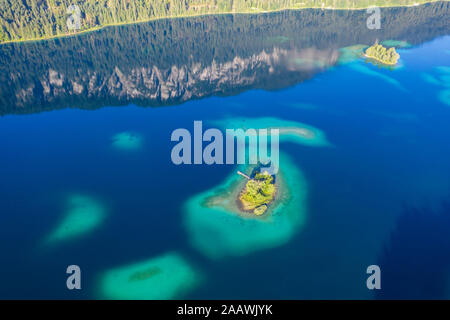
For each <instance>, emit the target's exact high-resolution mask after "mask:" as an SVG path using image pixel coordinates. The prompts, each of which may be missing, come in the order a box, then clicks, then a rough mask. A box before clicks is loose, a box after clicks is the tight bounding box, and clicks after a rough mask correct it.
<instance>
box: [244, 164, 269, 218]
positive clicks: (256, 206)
mask: <svg viewBox="0 0 450 320" xmlns="http://www.w3.org/2000/svg"><path fill="white" fill-rule="evenodd" d="M238 173H239V174H241V175H242V176H244V177H246V178H247V179H248V182H247V183H246V185H245V187H244V189H243V190H242V191H241V193H240V194H239V201H240V204H241V205H242V209H243V210H244V211H249V212H253V214H255V215H257V216H260V215H262V214H263V213H264V212H266V210H267V206H268V205H269V204H270V203H271V202H272V201H273V200H274V198H275V192H276V188H275V183H274V178H273V176H272V175H270V174H269V173H268V172H267V171H264V172H263V173H261V172H257V173H256V174H255V176H254V177H253V178H250V177H248V176H246V175H244V174H242V173H240V172H238Z"/></svg>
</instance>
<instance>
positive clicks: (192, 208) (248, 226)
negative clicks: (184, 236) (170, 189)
mask: <svg viewBox="0 0 450 320" xmlns="http://www.w3.org/2000/svg"><path fill="white" fill-rule="evenodd" d="M239 169H241V170H243V171H247V172H248V171H249V170H248V169H249V168H248V167H247V168H239ZM246 169H247V170H246ZM276 179H277V184H278V190H277V192H278V194H277V197H276V200H275V201H274V202H273V203H272V204H271V205H270V207H269V209H268V211H267V212H266V213H264V215H263V216H261V217H257V216H254V215H253V216H252V215H251V214H249V213H243V212H242V211H241V210H240V209H239V208H238V207H237V204H236V199H237V194H238V193H239V192H240V190H242V187H243V184H244V183H245V181H243V180H242V177H240V176H239V175H237V174H236V173H235V172H233V173H232V174H231V175H230V176H229V177H228V178H227V179H226V180H225V181H224V182H223V183H222V184H220V185H218V186H217V187H215V188H213V189H210V190H207V191H205V192H203V193H200V194H198V195H195V196H193V197H192V198H190V199H188V201H187V202H186V204H185V206H184V223H185V226H186V230H187V233H188V236H189V241H190V243H191V245H192V246H193V247H194V248H196V249H197V250H198V251H200V252H201V253H203V254H204V255H206V256H207V257H209V258H211V259H220V258H223V257H227V256H240V255H245V254H249V253H251V252H254V251H258V250H263V249H267V248H273V247H276V246H280V245H282V244H284V243H286V242H288V241H289V240H290V239H291V238H292V236H293V235H294V234H295V233H297V232H299V231H300V230H301V227H302V226H303V225H304V222H305V219H306V211H307V208H306V196H307V183H306V180H305V178H304V176H303V174H302V172H301V171H300V170H299V169H298V168H297V167H296V166H295V165H294V164H293V162H292V161H291V160H290V158H289V157H288V156H287V155H284V154H281V155H280V171H279V172H278V174H277V178H276Z"/></svg>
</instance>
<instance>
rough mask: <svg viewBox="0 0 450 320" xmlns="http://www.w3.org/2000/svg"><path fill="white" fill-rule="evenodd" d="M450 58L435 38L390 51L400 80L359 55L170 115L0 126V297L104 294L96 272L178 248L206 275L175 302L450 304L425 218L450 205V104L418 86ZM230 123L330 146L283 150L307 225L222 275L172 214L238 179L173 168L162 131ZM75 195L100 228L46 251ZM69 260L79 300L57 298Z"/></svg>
mask: <svg viewBox="0 0 450 320" xmlns="http://www.w3.org/2000/svg"><path fill="white" fill-rule="evenodd" d="M449 52H450V37H448V36H444V37H438V38H436V39H434V40H431V41H427V42H425V43H423V44H420V45H416V46H414V47H412V48H405V49H400V50H399V53H400V55H401V62H402V68H399V69H396V70H389V69H385V68H378V67H377V66H374V65H373V64H370V63H367V62H365V61H364V60H363V59H359V60H356V61H355V62H352V63H350V64H344V65H336V66H334V67H332V68H330V69H328V70H325V71H323V72H321V73H318V74H316V75H314V76H313V77H312V78H311V79H309V80H306V81H304V82H302V83H299V84H296V85H293V86H289V87H286V88H283V89H278V90H273V91H266V90H261V89H253V90H249V91H246V92H242V93H240V94H237V95H234V96H228V97H208V98H204V99H200V100H192V101H188V102H185V103H183V104H181V105H177V106H172V107H157V108H142V107H137V106H135V105H128V106H122V107H104V108H101V109H97V110H89V111H87V110H78V109H72V108H70V109H63V110H55V111H52V112H43V113H36V114H29V115H5V116H3V117H1V118H0V137H1V139H0V150H1V156H0V177H1V178H0V179H1V183H0V198H1V207H0V243H1V244H0V252H1V253H2V254H1V255H0V265H1V273H0V283H1V285H0V298H75V299H78V298H99V296H97V291H96V290H97V287H96V286H97V285H96V283H97V282H96V279H97V277H98V275H99V274H100V273H101V272H103V271H104V270H107V269H109V268H111V267H114V266H118V265H123V264H125V265H126V264H127V263H129V262H130V261H138V260H142V259H148V258H150V257H152V256H156V255H159V254H162V253H164V252H167V251H173V250H176V251H177V252H180V253H182V254H183V255H184V256H185V257H186V258H187V259H188V260H189V262H190V263H191V264H192V265H193V266H195V268H196V269H197V270H198V272H199V273H201V274H202V275H203V276H204V278H205V280H204V282H203V283H202V284H201V285H199V286H198V287H197V288H196V289H194V290H193V291H191V292H190V293H188V294H186V295H184V296H182V297H181V298H213V299H214V298H233V299H240V298H251V299H279V298H285V299H297V298H302V299H315V298H321V299H322V298H325V299H330V298H331V299H333V298H357V299H366V298H369V299H370V298H376V297H381V298H398V297H402V296H403V295H405V296H408V297H413V298H450V264H449V259H448V255H447V254H448V252H450V246H449V242H448V241H445V239H447V237H448V230H449V227H450V223H449V219H448V218H443V219H441V220H433V219H436V218H435V215H436V214H435V213H434V212H439V210H441V209H440V206H441V203H442V202H443V201H445V200H447V199H449V198H448V197H449V195H450V194H449V191H450V149H449V148H448V145H449V141H450V130H449V123H450V106H449V105H447V104H445V103H444V102H443V101H441V100H439V99H438V94H439V92H440V91H442V90H444V89H445V86H438V85H434V84H431V83H429V82H426V81H425V80H424V78H423V73H429V74H433V75H435V76H436V77H437V75H438V73H436V72H437V71H436V70H438V69H436V67H440V66H447V67H448V66H450V54H449ZM355 66H356V67H355ZM358 66H363V67H364V68H365V69H364V70H370V71H374V72H377V73H379V74H382V75H386V76H389V77H391V78H393V79H395V80H396V81H398V83H399V84H400V85H401V87H402V88H400V87H399V86H396V85H394V84H392V83H390V82H388V81H386V80H385V79H383V78H381V77H377V76H373V75H371V74H368V73H364V72H361V69H360V68H359V69H358ZM447 77H448V74H447ZM447 86H448V82H447ZM295 103H307V104H311V105H314V106H315V108H311V109H302V108H298V107H295V106H292V105H291V104H295ZM230 116H236V117H276V118H281V119H286V120H292V121H299V122H302V123H306V124H308V125H311V126H314V127H316V128H319V129H320V130H322V131H324V132H325V133H326V135H327V138H328V140H329V141H330V142H331V144H332V147H326V148H313V147H308V146H300V145H296V144H292V143H287V144H283V145H282V149H283V150H284V151H285V152H287V153H288V154H289V155H290V156H291V157H292V158H293V159H294V160H295V163H296V165H298V167H299V168H300V169H301V170H302V172H303V173H304V174H305V177H306V180H307V182H308V185H309V194H308V200H307V208H308V210H307V217H306V224H305V225H304V226H303V227H302V228H300V229H299V230H298V232H297V233H296V235H295V237H294V238H293V239H291V240H290V241H289V243H287V244H286V245H283V246H280V247H276V248H273V249H269V250H262V251H258V252H255V253H251V254H249V255H246V256H242V257H231V258H226V259H223V260H221V261H220V263H218V262H217V261H213V260H209V259H208V258H206V257H204V256H203V255H202V254H201V253H199V252H198V251H196V250H195V249H194V248H192V247H191V246H190V245H189V242H188V241H187V237H188V235H187V233H186V230H185V229H184V226H183V224H182V214H183V213H182V206H183V203H184V201H186V199H188V198H190V197H192V196H193V195H195V194H197V193H199V192H203V191H205V190H207V189H210V188H213V187H214V186H216V185H218V184H219V183H220V182H222V181H223V180H224V179H225V178H226V177H227V176H228V175H229V174H231V173H232V172H233V170H234V168H233V166H226V165H223V166H220V165H213V166H206V165H198V166H195V165H191V166H175V165H174V164H172V162H171V159H170V152H171V149H172V147H173V145H174V143H173V142H171V141H170V134H171V132H172V131H173V130H175V129H177V128H187V129H189V130H192V128H193V121H194V120H202V121H203V122H204V126H205V129H206V128H207V127H211V125H209V124H208V121H211V120H216V119H222V118H224V117H230ZM123 131H132V132H136V133H139V134H140V135H141V136H142V138H143V147H142V148H141V149H139V150H134V151H128V152H127V151H121V150H116V149H114V147H113V146H112V145H111V138H112V136H114V135H115V134H117V133H119V132H123ZM71 193H82V194H87V195H90V196H92V197H94V198H95V199H96V200H97V201H99V202H100V203H101V204H102V205H104V207H105V208H106V212H107V214H106V219H105V221H104V222H103V223H102V224H101V225H100V226H99V227H98V228H96V229H95V230H94V231H92V232H89V233H87V234H85V235H83V236H81V237H79V238H77V239H73V240H70V241H67V242H65V243H62V244H60V245H58V246H55V247H52V248H47V247H45V246H44V245H42V243H41V242H42V239H43V238H44V237H45V236H46V235H47V234H48V233H49V232H50V231H51V230H52V228H53V227H54V226H55V224H56V223H57V221H58V220H59V219H60V217H61V214H62V212H63V208H64V199H65V197H67V195H68V194H71ZM409 207H414V208H415V207H418V208H424V209H423V210H424V211H423V212H422V218H421V219H415V218H414V216H408V215H406V217H409V218H405V214H406V213H407V212H406V213H405V210H406V211H407V209H405V208H409ZM449 214H450V212H448V210H447V211H445V210H444V212H443V213H442V215H443V216H445V215H447V217H448V215H449ZM427 215H428V216H427ZM424 221H428V222H429V226H426V227H425V225H426V224H425V223H424ZM405 223H406V224H408V225H407V226H406V227H405V226H404V224H405ZM409 225H410V226H409ZM409 227H410V228H409ZM405 228H406V231H404V232H403V233H402V231H401V230H405ZM408 228H409V229H408ZM411 228H412V229H411ZM398 230H400V231H398ZM408 230H414V232H412V234H411V231H408ZM397 231H398V232H397ZM391 240H392V241H391ZM205 241H207V239H205ZM387 248H391V251H389V250H388V252H390V253H389V254H386V250H387ZM414 248H416V249H414ZM432 248H434V249H435V250H436V251H437V253H436V252H434V251H433V250H432ZM436 248H437V249H436ZM423 261H426V263H424V262H423ZM70 264H77V265H79V266H80V267H81V268H82V270H83V290H81V291H69V290H67V289H66V287H65V280H66V277H67V275H66V274H65V268H66V267H67V265H70ZM371 264H379V265H380V267H381V269H382V271H383V270H386V274H387V276H386V278H383V277H382V286H383V288H386V290H385V291H380V292H377V293H375V292H373V291H369V290H368V289H367V288H366V278H367V275H366V272H365V271H366V268H367V266H369V265H371ZM399 265H400V266H401V267H398V266H399ZM405 275H410V276H405ZM436 287H439V288H438V289H436ZM411 292H413V293H411Z"/></svg>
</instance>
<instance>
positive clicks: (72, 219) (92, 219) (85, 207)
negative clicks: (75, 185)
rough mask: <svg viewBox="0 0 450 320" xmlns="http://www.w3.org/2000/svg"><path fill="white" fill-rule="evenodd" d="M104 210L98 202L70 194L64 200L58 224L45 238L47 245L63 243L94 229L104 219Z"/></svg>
mask: <svg viewBox="0 0 450 320" xmlns="http://www.w3.org/2000/svg"><path fill="white" fill-rule="evenodd" d="M105 212H106V210H105V208H104V206H103V205H102V204H101V202H100V201H98V200H96V199H95V198H93V197H91V196H87V195H82V194H72V195H69V196H68V197H67V199H66V212H65V213H64V216H63V217H62V219H61V221H60V222H59V224H58V225H57V226H56V227H55V228H54V230H53V231H52V232H50V234H49V235H48V236H47V237H46V239H45V242H46V243H47V244H53V243H59V242H64V241H66V240H70V239H73V238H77V237H80V236H82V235H84V234H87V233H89V232H91V231H93V230H94V229H96V228H97V227H98V226H99V225H100V224H101V223H102V222H103V221H104V218H105Z"/></svg>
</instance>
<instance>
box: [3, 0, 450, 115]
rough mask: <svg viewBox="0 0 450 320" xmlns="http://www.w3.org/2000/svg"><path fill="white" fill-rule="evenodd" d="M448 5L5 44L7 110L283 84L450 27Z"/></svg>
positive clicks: (202, 20) (177, 98) (311, 13)
mask: <svg viewBox="0 0 450 320" xmlns="http://www.w3.org/2000/svg"><path fill="white" fill-rule="evenodd" d="M448 10H449V3H448V2H443V3H434V4H430V5H425V6H420V7H410V8H391V9H383V10H382V15H383V20H382V28H381V29H380V30H369V29H368V28H367V27H366V19H367V13H366V11H365V10H363V11H331V10H302V11H284V12H279V13H270V14H260V15H219V16H204V17H197V18H183V19H172V20H159V21H153V22H149V23H143V24H136V25H128V26H120V27H109V28H105V29H103V30H101V31H98V32H92V33H87V34H84V35H80V36H76V37H68V38H60V39H54V40H49V41H40V42H29V43H16V44H5V45H2V46H0V71H1V72H0V115H5V114H10V113H33V112H41V111H45V110H53V109H58V108H65V107H76V108H86V109H94V108H98V107H101V106H106V105H126V104H129V103H135V104H138V105H142V106H160V105H171V104H178V103H182V102H184V101H187V100H190V99H196V98H202V97H206V96H211V95H232V94H237V93H239V92H242V91H245V90H248V89H252V88H261V89H277V88H283V87H286V86H291V85H294V84H296V83H299V82H301V81H304V80H306V79H309V78H311V77H313V75H314V74H316V73H317V72H321V71H323V70H325V69H327V68H329V67H331V66H333V65H335V64H336V63H337V61H338V58H339V51H338V49H339V48H342V47H347V46H352V45H356V44H365V45H369V44H371V43H373V42H374V41H375V40H377V39H378V40H380V41H383V40H390V39H395V40H402V41H406V42H408V43H410V44H412V45H415V44H420V43H423V42H425V41H427V40H430V39H432V38H434V37H437V36H439V35H443V34H446V33H448V28H449V26H448V23H447V21H446V18H445V15H446V14H447V13H448Z"/></svg>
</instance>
